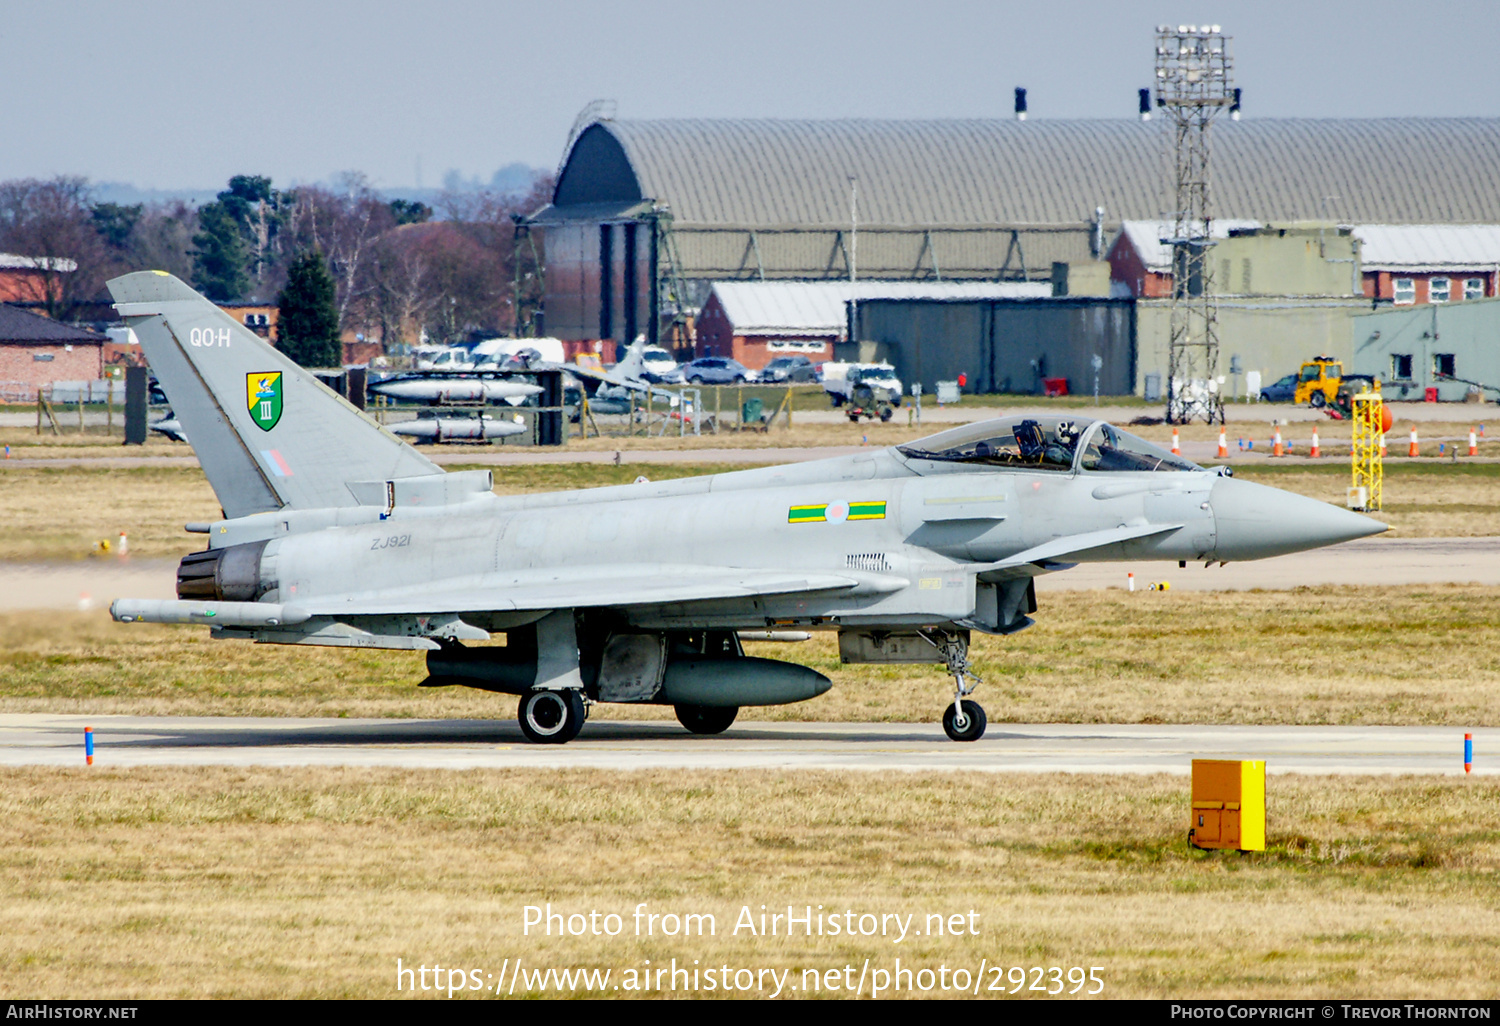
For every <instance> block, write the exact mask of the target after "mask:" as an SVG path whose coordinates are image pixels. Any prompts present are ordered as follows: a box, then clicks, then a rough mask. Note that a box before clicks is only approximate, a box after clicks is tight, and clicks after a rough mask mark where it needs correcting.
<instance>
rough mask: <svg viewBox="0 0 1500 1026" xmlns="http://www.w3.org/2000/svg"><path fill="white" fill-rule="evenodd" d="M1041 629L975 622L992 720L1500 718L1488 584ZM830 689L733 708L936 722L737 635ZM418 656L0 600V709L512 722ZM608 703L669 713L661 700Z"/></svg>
mask: <svg viewBox="0 0 1500 1026" xmlns="http://www.w3.org/2000/svg"><path fill="white" fill-rule="evenodd" d="M1043 602H1044V608H1043V609H1042V611H1041V612H1040V613H1039V614H1038V618H1037V625H1036V626H1035V627H1033V628H1031V629H1030V630H1027V631H1024V632H1022V633H1020V634H1016V635H1012V636H1009V637H1004V638H990V637H982V638H980V637H977V638H976V641H975V649H974V652H975V657H976V665H975V670H976V672H977V673H978V674H979V675H980V676H981V677H982V678H984V681H985V683H984V684H983V685H982V686H981V687H980V689H979V691H978V692H977V693H976V696H975V697H976V698H977V700H978V701H979V702H980V703H981V704H983V705H984V707H985V710H986V712H987V713H988V714H989V718H990V720H991V722H1013V723H1036V722H1065V723H1090V722H1095V723H1304V724H1315V723H1317V724H1324V723H1326V724H1414V725H1415V724H1446V725H1451V726H1456V727H1458V726H1465V725H1470V726H1472V725H1476V724H1486V723H1489V724H1493V723H1495V722H1500V588H1484V587H1476V586H1443V587H1426V588H1420V589H1413V590H1407V591H1390V592H1381V593H1380V595H1379V598H1378V602H1374V603H1372V601H1371V595H1370V594H1369V593H1367V592H1365V591H1364V590H1362V589H1357V588H1322V589H1316V590H1308V589H1304V590H1301V591H1295V592H1197V593H1187V592H1167V593H1157V592H1135V593H1128V592H1124V591H1095V592H1077V593H1069V594H1068V595H1067V596H1066V597H1065V598H1064V597H1063V596H1056V597H1044V599H1043ZM750 648H751V651H752V654H755V655H761V656H765V657H768V658H773V659H788V660H792V661H796V662H802V663H805V664H807V665H809V666H812V667H813V668H815V669H817V670H818V671H820V672H822V673H824V674H827V675H828V676H829V677H830V678H831V679H832V680H833V682H834V687H833V689H832V690H831V691H830V692H828V693H827V694H825V695H822V696H820V697H819V698H816V699H814V700H812V701H810V702H804V703H799V704H796V705H790V706H772V707H769V708H766V709H763V710H746V711H745V713H744V716H745V718H746V719H769V720H784V719H791V720H814V721H854V722H868V721H888V722H931V721H934V720H936V719H937V717H938V716H939V714H940V713H941V712H942V709H943V708H944V706H946V705H947V703H948V702H949V701H950V700H951V683H949V682H948V681H947V678H946V677H945V676H944V674H943V672H942V667H940V666H937V665H933V666H910V665H905V666H903V665H853V666H844V665H842V664H841V663H840V662H839V661H838V650H837V646H836V644H835V641H834V639H833V636H832V635H829V634H818V635H815V636H814V638H813V640H812V641H809V642H804V643H802V644H771V643H758V644H756V643H752V644H751V646H750ZM425 676H426V671H425V669H424V664H423V660H422V657H421V655H420V654H414V653H402V652H379V651H351V650H341V649H324V648H297V647H287V646H275V645H252V644H250V643H248V642H240V641H234V642H220V641H213V640H211V639H210V638H209V636H208V632H207V631H205V630H203V629H201V628H197V627H170V626H161V625H152V624H130V625H123V624H114V623H111V622H109V620H108V618H107V616H106V615H105V614H104V613H102V612H96V613H91V614H82V613H65V612H46V613H41V612H37V613H9V614H4V615H0V679H3V680H4V686H3V689H0V710H3V711H5V712H77V713H93V714H104V713H132V714H138V715H167V714H173V715H234V716H266V715H271V716H359V717H364V716H398V717H413V716H415V717H427V716H430V717H474V718H482V719H509V718H510V717H512V716H514V715H515V699H513V698H510V697H508V696H504V695H493V694H489V693H487V692H481V691H474V690H471V689H468V688H438V689H423V688H417V687H415V686H414V685H415V684H416V683H417V682H418V681H420V680H421V679H422V678H423V677H425ZM595 715H597V716H599V717H606V718H650V719H663V718H666V719H670V718H671V711H670V710H669V709H665V708H663V707H659V706H640V707H634V706H619V705H603V706H597V707H596V712H595Z"/></svg>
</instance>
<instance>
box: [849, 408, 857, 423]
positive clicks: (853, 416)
mask: <svg viewBox="0 0 1500 1026" xmlns="http://www.w3.org/2000/svg"><path fill="white" fill-rule="evenodd" d="M849 423H851V424H858V423H859V411H858V410H856V411H855V412H853V413H851V414H849Z"/></svg>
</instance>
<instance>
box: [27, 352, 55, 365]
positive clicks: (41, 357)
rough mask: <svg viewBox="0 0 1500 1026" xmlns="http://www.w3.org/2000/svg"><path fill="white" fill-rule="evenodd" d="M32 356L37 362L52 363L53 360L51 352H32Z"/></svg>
mask: <svg viewBox="0 0 1500 1026" xmlns="http://www.w3.org/2000/svg"><path fill="white" fill-rule="evenodd" d="M31 358H32V359H33V360H35V361H36V362H37V363H51V362H52V354H51V353H32V354H31Z"/></svg>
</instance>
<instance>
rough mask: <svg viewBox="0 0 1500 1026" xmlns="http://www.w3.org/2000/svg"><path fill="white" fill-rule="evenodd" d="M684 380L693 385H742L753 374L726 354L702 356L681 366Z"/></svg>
mask: <svg viewBox="0 0 1500 1026" xmlns="http://www.w3.org/2000/svg"><path fill="white" fill-rule="evenodd" d="M682 377H683V379H684V380H686V381H689V382H691V383H692V384H694V385H743V384H744V383H745V382H747V381H753V380H754V375H753V374H751V372H750V371H749V370H747V369H746V368H745V365H744V364H742V363H740V362H739V361H738V360H731V359H730V358H729V357H727V356H704V357H700V358H699V359H697V360H694V361H693V362H692V363H689V364H685V365H684V366H683V368H682Z"/></svg>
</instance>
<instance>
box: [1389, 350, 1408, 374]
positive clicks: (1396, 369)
mask: <svg viewBox="0 0 1500 1026" xmlns="http://www.w3.org/2000/svg"><path fill="white" fill-rule="evenodd" d="M1391 377H1392V378H1395V379H1396V380H1397V381H1410V380H1411V355H1410V354H1407V355H1402V354H1401V353H1392V354H1391Z"/></svg>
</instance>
